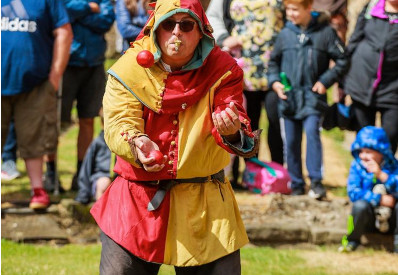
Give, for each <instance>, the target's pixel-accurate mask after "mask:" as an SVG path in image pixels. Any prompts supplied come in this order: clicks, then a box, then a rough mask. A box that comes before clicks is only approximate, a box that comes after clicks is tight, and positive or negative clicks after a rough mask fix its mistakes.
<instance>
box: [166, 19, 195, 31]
mask: <svg viewBox="0 0 398 275" xmlns="http://www.w3.org/2000/svg"><path fill="white" fill-rule="evenodd" d="M177 24H178V25H179V26H180V30H181V31H183V32H190V31H192V30H193V27H194V26H195V21H192V20H182V21H174V20H170V19H168V20H165V21H163V22H162V23H160V25H161V26H162V28H163V29H164V30H165V31H168V32H171V31H173V30H174V28H175V26H176V25H177Z"/></svg>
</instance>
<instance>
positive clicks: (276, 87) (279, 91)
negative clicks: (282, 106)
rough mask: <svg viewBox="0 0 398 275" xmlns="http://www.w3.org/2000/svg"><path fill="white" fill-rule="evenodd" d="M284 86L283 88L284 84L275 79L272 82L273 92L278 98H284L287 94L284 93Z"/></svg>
mask: <svg viewBox="0 0 398 275" xmlns="http://www.w3.org/2000/svg"><path fill="white" fill-rule="evenodd" d="M284 88H285V85H283V84H282V83H280V82H279V81H276V82H274V83H273V84H272V90H274V91H275V93H277V95H278V96H279V98H280V99H283V100H286V99H287V96H286V95H285V91H284Z"/></svg>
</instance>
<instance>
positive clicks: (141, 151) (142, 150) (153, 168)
mask: <svg viewBox="0 0 398 275" xmlns="http://www.w3.org/2000/svg"><path fill="white" fill-rule="evenodd" d="M133 142H134V145H135V148H136V151H137V157H138V159H139V161H140V162H141V163H142V164H143V166H144V169H145V170H146V171H148V172H158V171H160V170H162V169H163V167H164V164H154V165H151V163H153V161H154V160H155V159H154V158H153V157H146V156H148V155H149V153H150V152H151V151H154V150H159V146H158V145H157V144H156V143H155V142H153V141H152V140H150V139H149V138H148V137H147V136H141V137H137V138H135V139H134V140H133ZM166 160H167V157H166V156H164V160H163V162H166Z"/></svg>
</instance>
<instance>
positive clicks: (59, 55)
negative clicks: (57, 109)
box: [48, 24, 73, 90]
mask: <svg viewBox="0 0 398 275" xmlns="http://www.w3.org/2000/svg"><path fill="white" fill-rule="evenodd" d="M53 34H54V37H55V40H54V47H53V57H52V63H51V69H50V73H49V75H48V79H49V81H50V82H51V84H52V85H53V87H54V88H55V90H58V88H59V83H60V80H61V77H62V75H63V73H64V71H65V68H66V65H67V64H68V60H69V55H70V53H69V51H70V45H71V44H72V40H73V33H72V28H71V25H70V24H65V25H63V26H61V27H59V28H56V29H55V30H54V31H53Z"/></svg>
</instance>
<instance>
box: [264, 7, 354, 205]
mask: <svg viewBox="0 0 398 275" xmlns="http://www.w3.org/2000/svg"><path fill="white" fill-rule="evenodd" d="M312 2H313V1H312V0H284V4H285V8H286V16H287V18H288V20H289V21H288V22H287V23H286V25H285V27H284V28H283V30H282V31H281V32H280V33H279V35H278V37H277V40H276V42H275V45H274V50H273V52H272V54H271V60H270V62H269V68H268V82H269V86H270V87H272V89H273V90H274V91H275V92H276V93H277V94H278V96H279V107H280V108H279V111H280V114H281V117H282V118H283V125H282V127H281V128H282V137H283V138H284V142H285V147H286V150H285V151H286V156H285V157H286V163H287V169H288V171H289V175H290V177H291V179H292V185H291V187H292V195H303V194H304V193H305V191H304V187H305V182H304V179H303V173H302V160H301V157H302V153H301V142H302V131H303V129H304V130H305V133H306V137H307V154H306V166H307V170H308V174H309V178H310V179H311V189H310V191H309V193H308V194H309V195H310V196H311V197H313V198H316V199H322V198H323V197H325V196H326V191H325V188H324V187H323V184H322V179H323V173H322V166H323V164H322V163H323V161H322V144H321V138H320V130H319V129H320V125H321V121H322V116H323V114H324V112H325V110H326V107H327V103H326V90H327V88H328V87H330V86H331V85H333V84H334V83H335V82H336V81H338V80H339V79H340V78H341V77H342V76H343V75H344V73H345V71H346V70H347V66H348V63H347V59H346V56H345V51H344V44H343V43H342V41H341V40H340V38H339V37H338V36H337V34H336V32H335V30H333V29H332V28H331V27H330V26H329V20H328V18H327V17H326V16H325V15H324V14H320V13H314V12H311V8H312ZM330 60H333V61H334V62H335V66H334V67H332V68H329V63H330ZM281 72H284V73H285V74H286V76H287V79H288V80H289V82H290V84H291V89H290V91H286V90H285V89H286V88H287V87H285V86H284V85H283V84H282V83H281V82H282V81H283V80H281V77H280V73H281Z"/></svg>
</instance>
